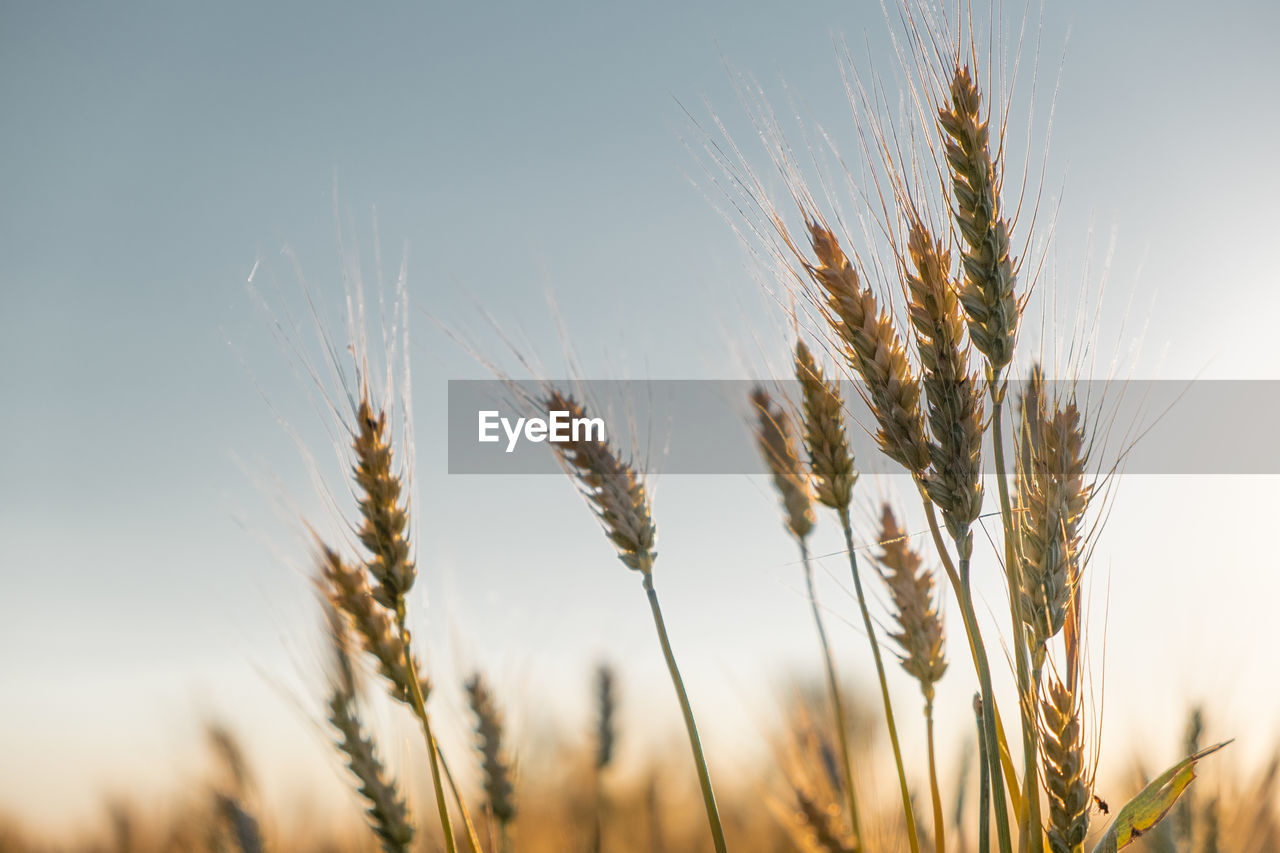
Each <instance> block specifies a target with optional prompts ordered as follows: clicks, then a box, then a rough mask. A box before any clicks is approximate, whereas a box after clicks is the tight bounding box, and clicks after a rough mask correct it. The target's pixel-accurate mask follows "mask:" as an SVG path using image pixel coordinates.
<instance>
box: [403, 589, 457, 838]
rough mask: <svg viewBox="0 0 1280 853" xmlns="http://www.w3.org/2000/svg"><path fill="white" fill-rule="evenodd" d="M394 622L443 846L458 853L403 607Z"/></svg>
mask: <svg viewBox="0 0 1280 853" xmlns="http://www.w3.org/2000/svg"><path fill="white" fill-rule="evenodd" d="M396 622H397V623H399V627H400V639H401V641H402V642H403V643H404V657H405V661H404V662H405V666H406V667H407V668H408V670H409V678H408V682H409V698H410V700H411V702H412V704H413V712H414V714H416V715H417V717H418V720H419V721H420V722H421V723H422V736H423V738H424V739H425V740H426V742H427V757H428V759H429V761H430V764H431V784H432V786H433V787H434V788H435V794H436V808H437V809H439V811H440V828H441V830H442V831H443V833H444V846H445V850H446V851H447V853H458V845H457V842H455V841H454V839H453V824H452V823H450V821H449V805H448V804H447V803H446V802H445V799H444V786H443V785H441V783H440V776H441V774H440V759H439V756H438V755H437V753H436V739H435V736H434V735H432V733H431V718H430V717H429V716H428V715H427V704H426V701H425V700H424V699H423V698H422V686H421V685H420V684H418V676H417V673H418V668H417V666H415V665H414V661H413V652H412V651H411V650H410V649H411V646H410V645H409V629H408V628H407V627H405V619H404V605H403V604H401V605H400V606H398V607H397V608H396Z"/></svg>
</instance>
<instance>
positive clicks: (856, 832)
mask: <svg viewBox="0 0 1280 853" xmlns="http://www.w3.org/2000/svg"><path fill="white" fill-rule="evenodd" d="M797 541H798V542H799V543H800V558H801V560H802V561H803V562H804V581H805V585H806V587H808V590H809V606H810V607H811V608H812V609H813V622H814V625H816V626H817V628H818V641H819V642H820V643H821V644H822V663H823V665H824V666H825V668H826V672H827V692H828V693H829V694H830V699H831V710H832V714H833V715H834V717H835V724H836V735H837V737H838V739H839V744H840V757H841V759H842V760H843V761H844V778H845V799H846V802H847V805H848V806H849V823H850V825H851V827H852V830H853V845H854V849H857V850H862V849H863V847H862V826H861V822H860V821H859V820H858V802H857V797H856V796H855V795H854V791H853V762H852V760H851V759H850V757H849V755H850V753H849V732H848V729H847V727H846V725H845V717H844V704H843V702H842V701H841V699H840V687H839V683H838V681H837V680H836V666H835V661H834V660H833V659H832V655H831V643H830V642H829V641H828V640H827V628H826V626H825V625H824V624H823V621H822V611H821V609H820V608H819V607H818V597H817V595H816V594H815V593H814V588H813V563H812V562H811V561H810V559H809V546H808V545H807V544H806V543H805V540H804V539H797Z"/></svg>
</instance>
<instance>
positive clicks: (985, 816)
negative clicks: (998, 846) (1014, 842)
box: [973, 696, 1004, 853]
mask: <svg viewBox="0 0 1280 853" xmlns="http://www.w3.org/2000/svg"><path fill="white" fill-rule="evenodd" d="M973 712H974V716H975V717H976V718H977V720H976V722H977V725H978V853H991V806H990V801H991V757H990V755H988V749H987V734H986V725H985V722H984V721H985V720H986V714H985V713H984V712H983V707H982V700H981V699H980V698H978V697H977V696H975V697H973ZM996 764H997V765H998V764H999V762H996ZM996 799H997V800H1003V799H1004V797H997V798H996Z"/></svg>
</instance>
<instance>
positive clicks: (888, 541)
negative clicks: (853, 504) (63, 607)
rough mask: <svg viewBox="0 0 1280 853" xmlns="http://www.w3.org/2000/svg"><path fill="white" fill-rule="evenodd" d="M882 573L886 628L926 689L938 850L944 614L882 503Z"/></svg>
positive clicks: (941, 840) (929, 578) (941, 833)
mask: <svg viewBox="0 0 1280 853" xmlns="http://www.w3.org/2000/svg"><path fill="white" fill-rule="evenodd" d="M877 561H878V562H879V563H880V565H881V567H882V571H881V576H882V577H883V578H884V581H885V584H886V585H887V586H888V587H889V592H890V594H891V595H892V597H893V610H894V619H895V621H897V623H898V631H897V633H894V634H890V635H889V637H890V638H891V639H892V640H894V641H895V642H896V643H897V644H898V646H899V647H900V648H901V649H902V653H901V654H900V655H899V661H900V662H901V663H902V668H903V669H904V670H906V671H907V673H908V674H910V675H911V677H912V678H914V679H915V680H916V681H917V682H919V684H920V692H921V693H922V694H923V695H924V717H925V734H926V737H927V742H928V751H929V793H930V796H931V799H932V801H933V835H934V845H935V846H936V849H937V851H938V853H943V851H944V850H945V849H946V841H945V834H946V824H945V821H944V819H943V816H942V796H941V794H940V792H939V790H938V769H937V759H936V756H935V754H934V739H933V697H934V689H933V687H934V685H935V684H936V683H937V682H938V681H939V680H940V679H941V678H942V676H943V674H944V673H945V672H946V671H947V659H946V656H945V654H944V652H943V647H942V641H943V630H942V619H941V617H940V616H939V615H938V608H937V605H936V604H935V603H934V594H933V587H934V583H933V573H932V572H930V571H928V570H927V569H924V568H923V560H922V559H921V558H920V555H919V554H918V553H916V552H915V551H914V550H913V549H912V548H911V545H910V542H909V541H908V539H907V536H906V534H905V533H903V531H902V528H901V527H899V526H898V520H897V519H896V518H895V517H894V515H893V510H892V509H890V507H889V505H888V504H885V505H884V508H883V510H882V511H881V515H880V553H879V555H878V556H877Z"/></svg>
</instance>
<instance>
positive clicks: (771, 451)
mask: <svg viewBox="0 0 1280 853" xmlns="http://www.w3.org/2000/svg"><path fill="white" fill-rule="evenodd" d="M751 405H752V406H753V407H754V408H755V410H756V430H755V434H756V446H757V447H758V448H759V450H760V455H761V456H763V457H764V461H765V464H766V465H767V466H768V468H769V474H770V475H771V476H772V477H773V485H774V488H775V489H777V491H778V496H779V497H780V498H781V499H782V509H783V511H784V513H785V514H786V519H787V529H788V530H789V531H791V535H792V536H794V537H795V538H796V540H797V541H803V540H804V539H805V537H807V536H808V535H809V532H810V531H811V530H813V501H812V500H811V499H810V497H809V481H808V477H806V476H805V473H804V468H803V467H802V466H801V464H800V457H799V455H798V454H797V453H796V448H795V442H794V441H793V440H792V427H791V417H790V415H788V414H787V413H786V412H785V411H783V410H782V409H780V408H778V407H777V406H776V405H775V404H774V402H773V400H772V399H771V398H770V397H769V392H768V391H765V390H764V389H763V388H761V387H758V386H757V387H756V388H755V389H754V390H752V392H751Z"/></svg>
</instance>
